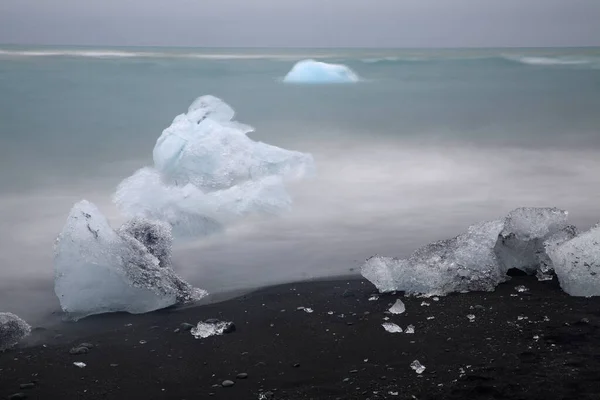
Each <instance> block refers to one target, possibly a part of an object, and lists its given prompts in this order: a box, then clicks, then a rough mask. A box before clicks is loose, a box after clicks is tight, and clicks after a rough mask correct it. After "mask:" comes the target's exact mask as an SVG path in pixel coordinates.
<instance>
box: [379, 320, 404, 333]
mask: <svg viewBox="0 0 600 400" xmlns="http://www.w3.org/2000/svg"><path fill="white" fill-rule="evenodd" d="M381 326H383V329H385V330H386V331H388V332H389V333H402V328H400V327H399V326H398V325H396V324H394V323H392V322H384V323H383V324H381Z"/></svg>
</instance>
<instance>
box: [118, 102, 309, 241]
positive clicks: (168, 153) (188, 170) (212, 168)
mask: <svg viewBox="0 0 600 400" xmlns="http://www.w3.org/2000/svg"><path fill="white" fill-rule="evenodd" d="M233 117H234V111H233V109H232V108H231V107H229V106H228V105H227V104H226V103H224V102H223V101H222V100H220V99H218V98H216V97H213V96H202V97H199V98H198V99H196V101H194V103H192V105H191V106H190V107H189V109H188V112H187V113H186V114H181V115H178V116H177V117H175V119H174V120H173V123H172V124H171V125H170V126H169V127H168V128H166V129H165V130H164V131H163V132H162V135H161V136H160V137H159V138H158V140H157V142H156V145H155V147H154V152H153V158H154V168H142V169H140V170H138V171H137V172H136V173H134V174H133V175H132V176H131V177H129V178H127V179H125V180H124V181H123V182H121V184H120V185H119V187H118V188H117V192H116V193H115V195H114V198H113V199H114V202H115V203H116V205H117V206H118V207H119V209H120V210H121V211H122V212H123V213H124V214H126V215H128V216H136V215H137V216H143V217H146V218H150V219H158V220H162V221H166V222H168V223H169V224H171V226H172V227H173V230H174V234H176V235H177V236H199V235H205V234H210V233H213V232H216V231H219V230H221V229H222V228H223V226H225V225H227V224H229V223H231V222H232V221H235V220H236V219H238V218H241V217H244V216H246V215H249V214H255V213H256V214H276V213H279V212H281V211H285V210H288V209H289V208H290V207H291V198H290V196H289V194H288V193H287V191H286V189H285V182H286V181H288V180H293V179H300V178H304V177H307V176H311V175H313V174H314V172H315V166H314V160H313V158H312V156H311V155H310V154H305V153H300V152H297V151H290V150H285V149H282V148H279V147H275V146H271V145H268V144H265V143H261V142H256V141H253V140H252V139H250V138H249V137H248V136H247V133H249V132H252V131H253V128H252V127H250V126H247V125H243V124H241V123H238V122H235V121H232V118H233Z"/></svg>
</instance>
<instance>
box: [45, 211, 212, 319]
mask: <svg viewBox="0 0 600 400" xmlns="http://www.w3.org/2000/svg"><path fill="white" fill-rule="evenodd" d="M171 241H172V238H171V228H170V226H169V225H168V224H166V223H162V222H156V221H149V220H144V219H140V218H137V219H134V220H132V221H129V222H128V223H126V224H125V225H123V226H122V227H121V228H120V229H119V230H118V231H115V230H113V229H112V228H111V227H110V225H109V223H108V221H107V220H106V218H105V217H104V216H103V215H102V213H101V212H100V211H99V210H98V209H97V208H96V206H95V205H93V204H92V203H90V202H88V201H85V200H83V201H80V202H79V203H77V204H75V205H74V206H73V208H72V209H71V213H70V214H69V217H68V218H67V223H66V224H65V226H64V228H63V230H62V232H61V233H60V235H59V236H58V238H57V241H56V244H55V256H54V266H55V282H54V289H55V292H56V295H57V296H58V299H59V301H60V305H61V307H62V309H63V311H65V312H66V313H68V314H69V315H70V317H71V318H73V319H79V318H83V317H85V316H88V315H93V314H101V313H107V312H116V311H126V312H129V313H134V314H137V313H144V312H149V311H153V310H157V309H160V308H165V307H168V306H171V305H173V304H177V303H182V302H188V301H193V300H197V299H200V298H201V297H203V296H205V295H206V292H205V291H203V290H200V289H195V288H192V287H191V286H190V285H189V284H187V283H186V282H184V281H183V280H182V279H181V278H179V277H178V276H177V275H176V274H175V273H174V272H173V270H172V269H171V265H170V247H171Z"/></svg>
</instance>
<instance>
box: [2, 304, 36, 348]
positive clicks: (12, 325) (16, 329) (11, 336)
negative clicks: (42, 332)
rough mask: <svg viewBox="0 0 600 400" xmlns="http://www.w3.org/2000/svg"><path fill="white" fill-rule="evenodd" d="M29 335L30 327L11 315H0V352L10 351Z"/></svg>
mask: <svg viewBox="0 0 600 400" xmlns="http://www.w3.org/2000/svg"><path fill="white" fill-rule="evenodd" d="M30 333H31V326H29V324H28V323H27V322H25V321H23V320H22V319H21V318H19V317H17V316H16V315H15V314H13V313H4V312H3V313H0V351H4V350H7V349H10V348H11V347H13V346H14V345H16V344H17V343H19V341H21V340H22V339H23V338H24V337H26V336H27V335H29V334H30Z"/></svg>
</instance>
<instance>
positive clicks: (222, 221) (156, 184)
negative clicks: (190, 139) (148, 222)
mask: <svg viewBox="0 0 600 400" xmlns="http://www.w3.org/2000/svg"><path fill="white" fill-rule="evenodd" d="M113 200H114V202H115V204H116V205H117V206H118V207H119V209H120V210H121V211H122V212H123V213H124V214H125V215H128V216H136V215H137V216H142V217H145V218H148V219H152V220H159V221H165V222H167V223H169V224H170V225H171V226H172V228H173V231H174V234H176V235H177V236H182V237H192V236H204V235H208V234H212V233H215V232H219V231H221V230H222V229H223V227H224V226H226V225H227V224H229V223H231V222H233V221H235V220H236V219H238V218H242V217H244V216H247V215H250V214H259V215H260V214H263V215H271V214H277V213H278V212H281V211H284V210H289V209H290V208H291V203H292V201H291V198H290V196H289V194H288V193H287V192H286V190H285V187H284V184H283V182H282V180H281V178H280V177H277V176H269V177H265V178H262V179H259V180H257V181H249V182H245V183H242V184H240V185H236V186H233V187H231V188H229V189H224V190H217V191H213V192H206V193H205V192H203V191H202V190H201V189H199V188H197V187H196V186H194V185H192V184H186V185H185V186H182V187H180V186H175V185H167V184H165V183H164V182H163V181H162V178H161V176H160V174H159V173H158V171H157V170H155V169H154V168H142V169H140V170H138V171H137V172H136V173H134V174H133V175H132V176H130V177H129V178H127V179H125V180H124V181H123V182H121V183H120V184H119V186H118V188H117V191H116V193H115V195H114V197H113Z"/></svg>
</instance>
